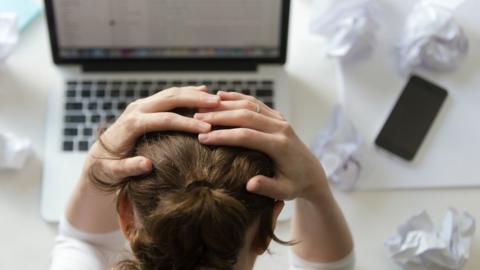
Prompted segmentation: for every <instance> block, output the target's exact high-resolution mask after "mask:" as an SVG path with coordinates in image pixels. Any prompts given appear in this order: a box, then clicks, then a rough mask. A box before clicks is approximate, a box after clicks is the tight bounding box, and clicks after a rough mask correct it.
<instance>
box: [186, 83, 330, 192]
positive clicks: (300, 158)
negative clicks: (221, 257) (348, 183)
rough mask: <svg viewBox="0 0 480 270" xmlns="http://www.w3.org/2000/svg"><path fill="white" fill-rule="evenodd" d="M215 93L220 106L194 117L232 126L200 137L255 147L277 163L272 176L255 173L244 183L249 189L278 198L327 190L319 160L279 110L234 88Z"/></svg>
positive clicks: (209, 141) (205, 140) (216, 142)
mask: <svg viewBox="0 0 480 270" xmlns="http://www.w3.org/2000/svg"><path fill="white" fill-rule="evenodd" d="M218 95H219V96H220V98H221V100H222V101H221V103H220V106H218V107H217V108H215V109H210V110H202V112H201V113H197V114H196V115H195V116H194V118H195V119H198V120H201V121H204V122H207V123H210V124H211V125H213V126H231V127H234V128H232V129H222V130H214V131H210V132H207V133H203V134H200V135H199V141H200V142H201V143H203V144H208V145H229V146H239V147H244V148H249V149H253V150H258V151H261V152H263V153H265V154H267V155H269V156H270V157H271V158H272V159H273V160H274V162H275V163H276V165H277V174H276V176H275V179H271V178H269V177H266V176H262V175H258V176H255V177H253V178H252V179H250V181H249V182H248V184H247V190H248V191H250V192H254V193H258V194H261V195H265V196H268V197H272V198H274V199H277V200H292V199H295V198H304V199H307V200H315V199H316V197H318V194H321V192H322V191H328V190H329V189H328V184H327V181H326V177H325V173H324V171H323V168H322V166H321V165H320V162H319V161H318V159H317V158H316V157H315V156H314V155H313V154H312V153H311V152H310V150H309V149H308V147H307V146H306V145H305V144H303V142H302V141H301V140H300V139H299V138H298V136H297V135H296V134H295V132H294V130H293V129H292V127H291V126H290V124H289V123H288V122H287V121H286V120H285V119H284V118H283V117H282V115H281V114H280V113H279V112H277V111H274V110H272V109H270V108H269V107H267V106H266V105H265V104H263V103H262V102H261V101H259V100H257V99H255V98H254V97H251V96H246V95H242V94H239V93H235V92H219V93H218ZM257 104H258V106H259V107H258V108H259V109H260V112H257V111H258V110H257Z"/></svg>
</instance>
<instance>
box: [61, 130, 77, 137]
mask: <svg viewBox="0 0 480 270" xmlns="http://www.w3.org/2000/svg"><path fill="white" fill-rule="evenodd" d="M63 135H65V136H77V135H78V130H77V129H76V128H66V129H64V130H63Z"/></svg>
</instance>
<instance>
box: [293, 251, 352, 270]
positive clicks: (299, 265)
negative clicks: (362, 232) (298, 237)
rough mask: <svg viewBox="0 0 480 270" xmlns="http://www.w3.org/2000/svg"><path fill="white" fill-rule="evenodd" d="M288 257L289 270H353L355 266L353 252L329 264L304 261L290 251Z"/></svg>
mask: <svg viewBox="0 0 480 270" xmlns="http://www.w3.org/2000/svg"><path fill="white" fill-rule="evenodd" d="M289 257H290V270H353V267H354V265H355V253H354V252H353V251H352V253H350V254H349V255H348V256H346V257H345V258H343V259H340V260H338V261H336V262H329V263H318V262H309V261H306V260H304V259H302V258H300V257H299V256H297V255H296V254H295V253H294V252H293V251H292V250H291V249H290V251H289Z"/></svg>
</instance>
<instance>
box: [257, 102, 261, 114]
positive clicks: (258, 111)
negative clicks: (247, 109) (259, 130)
mask: <svg viewBox="0 0 480 270" xmlns="http://www.w3.org/2000/svg"><path fill="white" fill-rule="evenodd" d="M255 104H256V105H257V109H256V110H255V112H256V113H260V112H261V111H262V107H260V104H259V103H258V102H255Z"/></svg>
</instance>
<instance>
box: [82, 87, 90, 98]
mask: <svg viewBox="0 0 480 270" xmlns="http://www.w3.org/2000/svg"><path fill="white" fill-rule="evenodd" d="M91 95H92V92H91V91H90V90H85V89H84V90H82V97H83V98H89V97H90V96H91Z"/></svg>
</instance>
